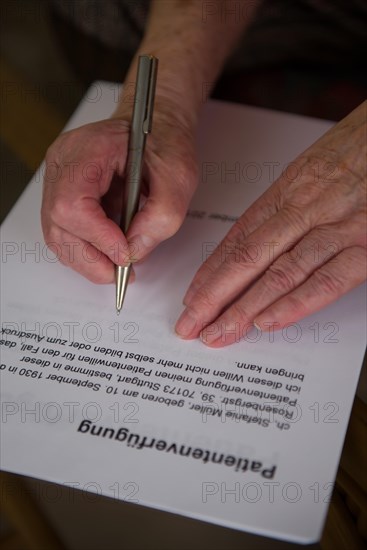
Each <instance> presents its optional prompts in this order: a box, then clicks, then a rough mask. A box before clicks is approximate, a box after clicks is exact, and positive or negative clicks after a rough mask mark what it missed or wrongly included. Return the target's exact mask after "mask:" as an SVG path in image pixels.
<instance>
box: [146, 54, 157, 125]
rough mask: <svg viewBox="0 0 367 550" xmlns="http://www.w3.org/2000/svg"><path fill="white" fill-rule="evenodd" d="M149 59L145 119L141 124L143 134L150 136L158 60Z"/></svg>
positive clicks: (151, 57)
mask: <svg viewBox="0 0 367 550" xmlns="http://www.w3.org/2000/svg"><path fill="white" fill-rule="evenodd" d="M149 57H150V72H149V86H148V94H147V102H146V107H145V118H144V122H143V133H144V134H150V132H151V131H152V122H153V109H154V96H155V85H156V80H157V69H158V59H157V58H156V57H154V56H149Z"/></svg>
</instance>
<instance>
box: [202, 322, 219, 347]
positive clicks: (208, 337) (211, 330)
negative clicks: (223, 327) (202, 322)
mask: <svg viewBox="0 0 367 550" xmlns="http://www.w3.org/2000/svg"><path fill="white" fill-rule="evenodd" d="M220 336H221V331H220V329H219V327H218V325H217V323H213V324H212V325H209V326H207V327H205V328H204V330H202V331H201V333H200V340H201V341H202V342H203V344H212V343H213V342H215V341H216V340H218V339H219V338H220Z"/></svg>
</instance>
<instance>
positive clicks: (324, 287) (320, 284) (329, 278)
mask: <svg viewBox="0 0 367 550" xmlns="http://www.w3.org/2000/svg"><path fill="white" fill-rule="evenodd" d="M312 279H313V282H314V286H315V290H316V292H318V293H320V292H321V293H322V294H323V295H331V296H335V295H336V294H339V293H340V292H341V291H342V289H343V282H342V280H341V279H339V278H338V277H336V276H335V275H334V274H333V273H330V271H329V270H328V269H326V268H324V269H319V270H317V271H315V273H314V274H313V277H312Z"/></svg>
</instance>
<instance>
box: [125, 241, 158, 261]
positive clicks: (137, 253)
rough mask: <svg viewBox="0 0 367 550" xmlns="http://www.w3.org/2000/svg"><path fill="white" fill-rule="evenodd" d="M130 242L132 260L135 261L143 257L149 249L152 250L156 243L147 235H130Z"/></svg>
mask: <svg viewBox="0 0 367 550" xmlns="http://www.w3.org/2000/svg"><path fill="white" fill-rule="evenodd" d="M128 242H129V248H130V251H129V252H130V256H131V261H134V259H135V258H141V257H142V256H144V255H145V254H146V252H147V249H148V250H150V249H151V248H153V247H154V245H155V241H154V240H153V239H152V238H151V237H148V236H147V235H134V236H133V237H129V239H128Z"/></svg>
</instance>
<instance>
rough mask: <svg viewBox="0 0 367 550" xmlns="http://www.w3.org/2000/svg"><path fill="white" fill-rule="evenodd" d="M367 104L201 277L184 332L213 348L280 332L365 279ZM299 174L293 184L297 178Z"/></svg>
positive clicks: (276, 188) (267, 199) (191, 292)
mask: <svg viewBox="0 0 367 550" xmlns="http://www.w3.org/2000/svg"><path fill="white" fill-rule="evenodd" d="M366 106H367V102H365V103H364V104H363V105H361V106H360V107H359V108H357V109H356V110H355V111H353V113H351V114H350V115H349V116H348V117H346V118H345V119H344V120H342V121H341V122H340V123H339V124H337V125H336V126H334V128H332V129H331V130H330V131H329V132H327V133H326V134H325V135H324V136H323V137H322V138H321V139H319V140H318V141H317V142H316V143H315V144H314V145H312V146H311V147H310V148H309V149H307V150H306V151H305V152H304V153H303V154H302V155H300V156H299V157H298V158H297V159H296V160H295V162H294V163H293V164H292V169H290V170H287V172H286V173H283V174H282V176H281V177H280V178H279V179H278V180H277V181H275V182H274V183H273V185H272V186H271V187H270V188H269V189H268V190H267V191H266V192H265V193H264V194H263V195H262V196H261V197H260V198H259V199H258V200H257V201H256V202H255V203H254V204H253V205H252V206H251V207H250V208H249V209H248V210H247V211H246V212H245V213H244V214H243V215H242V216H241V217H240V218H239V219H238V221H237V222H236V223H235V225H234V226H233V227H232V229H231V230H230V231H229V233H228V234H227V236H226V237H225V238H224V239H223V241H222V242H221V243H220V244H219V246H218V247H217V248H216V250H215V251H214V253H213V254H212V255H211V256H210V257H209V258H208V260H207V261H206V262H205V263H204V264H203V265H202V266H201V268H200V269H199V270H198V272H197V273H196V275H195V277H194V279H193V281H192V283H191V285H190V287H189V289H188V291H187V293H186V295H185V298H184V304H185V306H186V310H185V311H184V313H183V314H182V315H181V317H180V319H179V321H178V323H177V325H176V331H177V333H178V334H179V335H180V336H181V337H183V338H187V339H191V338H197V337H198V336H200V337H201V339H202V341H203V342H204V343H205V344H207V345H209V346H212V347H221V346H225V345H228V344H231V343H233V342H235V341H238V340H240V339H241V338H242V337H243V336H245V335H246V333H247V330H248V329H249V328H250V327H252V326H253V325H255V326H257V327H258V328H259V329H261V330H265V331H266V330H270V328H272V329H275V330H276V329H277V328H282V327H284V326H286V325H287V324H290V323H293V322H296V321H297V320H299V319H301V318H303V317H305V316H307V315H309V314H311V313H313V312H315V311H317V310H319V309H321V308H322V307H324V306H326V305H327V304H329V303H331V302H333V301H334V300H336V299H337V298H339V297H340V296H341V295H342V294H344V293H346V292H348V291H349V290H350V289H352V288H353V287H355V286H357V285H358V284H360V283H361V282H363V281H364V280H365V278H366V247H367V241H366V234H367V224H366V181H367V177H366ZM291 175H292V176H291Z"/></svg>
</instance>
